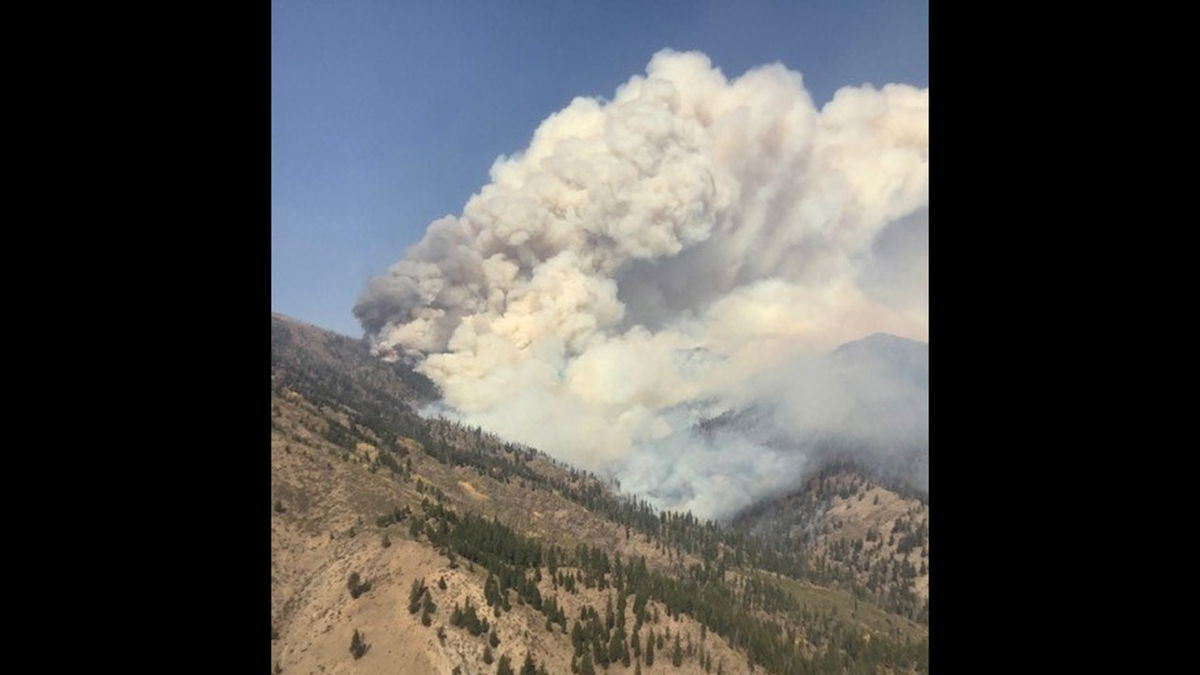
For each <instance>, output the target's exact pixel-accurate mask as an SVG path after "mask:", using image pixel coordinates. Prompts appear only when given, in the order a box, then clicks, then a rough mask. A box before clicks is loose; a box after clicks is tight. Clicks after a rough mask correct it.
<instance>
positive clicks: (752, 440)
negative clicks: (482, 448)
mask: <svg viewBox="0 0 1200 675" xmlns="http://www.w3.org/2000/svg"><path fill="white" fill-rule="evenodd" d="M928 104H929V93H928V90H927V89H917V88H914V87H911V86H907V85H900V84H889V85H886V86H884V87H883V88H882V89H875V88H873V87H870V86H862V87H846V88H843V89H841V90H839V91H838V92H837V93H836V94H835V95H834V97H833V99H832V100H831V101H830V102H829V103H827V104H826V105H824V106H823V107H822V108H820V109H817V108H816V107H815V106H814V104H813V101H812V99H811V97H810V96H809V94H808V92H807V91H806V90H805V88H804V86H803V82H802V79H801V76H800V74H799V73H797V72H794V71H791V70H788V69H787V68H785V67H784V66H782V65H779V64H775V65H768V66H763V67H760V68H757V69H754V70H751V71H749V72H747V73H746V74H744V75H742V76H741V77H738V78H736V79H732V80H730V79H728V78H726V77H725V76H724V75H723V74H722V73H721V71H720V70H718V69H716V68H714V67H713V66H712V64H711V63H710V62H709V59H708V58H707V57H706V56H705V55H703V54H700V53H697V52H689V53H678V52H673V51H663V52H660V53H658V54H656V55H655V56H654V57H653V58H652V59H651V61H650V63H649V65H648V66H647V68H646V74H645V76H634V77H632V78H631V79H630V80H629V81H628V82H627V83H625V84H624V85H622V86H621V87H619V88H618V89H617V91H616V93H615V95H614V97H613V98H612V100H608V101H606V100H600V99H596V98H576V99H575V100H574V101H572V102H571V104H570V105H568V106H567V107H566V108H564V109H563V110H561V111H559V112H557V113H554V114H552V115H551V116H550V117H548V118H547V119H546V120H545V121H543V122H542V123H541V125H540V126H539V127H538V128H537V130H536V132H535V133H534V135H533V138H532V140H531V142H530V144H529V147H528V148H526V149H525V150H524V151H523V152H521V153H518V154H516V155H514V156H511V157H503V156H502V157H500V158H498V159H497V160H496V162H495V163H494V165H493V166H492V169H491V182H490V183H489V184H487V185H485V186H484V187H483V188H482V189H481V190H480V191H479V192H478V193H477V194H475V195H474V196H472V197H471V199H470V200H469V201H468V202H467V204H466V206H465V208H464V209H463V213H462V215H461V216H455V215H448V216H445V217H443V218H441V219H439V220H437V221H435V222H433V223H432V224H430V226H429V228H428V231H427V232H426V234H425V236H424V237H423V238H422V239H421V240H420V241H419V242H418V243H416V244H415V245H413V246H412V247H411V248H410V249H409V250H408V251H407V252H406V253H405V255H404V257H403V258H402V259H401V260H399V261H398V262H396V263H395V264H393V265H392V266H391V268H390V269H388V271H387V272H386V273H385V274H383V275H381V276H379V277H377V278H375V279H373V280H371V282H370V283H369V284H368V285H367V287H366V289H365V290H364V291H363V293H362V295H361V297H360V299H359V302H358V304H357V305H356V307H355V309H354V312H355V315H356V316H357V317H358V319H359V320H360V322H361V323H362V325H363V327H364V329H365V330H366V333H367V335H368V337H369V339H370V342H371V345H372V348H373V350H374V351H375V353H377V354H379V355H380V356H382V357H384V358H387V359H397V358H405V359H409V360H412V361H413V362H415V363H417V364H418V369H419V370H420V371H421V372H423V373H425V374H426V375H428V376H429V377H430V378H432V379H433V380H434V381H435V382H437V383H438V384H439V385H440V386H441V388H442V391H443V393H444V401H443V404H444V405H445V406H447V409H448V410H449V411H450V412H452V413H453V414H454V415H456V416H458V417H459V418H461V419H462V420H463V421H465V422H467V423H469V424H478V425H481V426H483V427H484V428H485V429H487V430H489V431H492V432H495V433H497V434H499V435H500V436H502V437H505V438H508V439H510V440H513V441H517V442H522V443H527V444H529V445H531V446H534V447H537V448H539V449H541V450H544V451H546V452H548V453H550V454H551V455H554V456H556V457H558V458H560V459H562V460H565V461H568V462H570V463H572V464H575V465H578V466H582V467H585V468H589V469H592V470H595V471H597V472H600V473H605V474H608V475H613V476H616V477H618V478H619V479H621V481H622V483H623V486H624V487H625V488H626V489H629V490H632V491H635V492H638V493H640V494H643V495H645V496H648V497H649V498H650V499H651V501H653V502H654V503H656V504H657V505H658V506H662V507H671V508H691V509H693V510H694V511H695V512H696V513H697V514H698V515H702V516H719V515H723V514H727V513H729V512H730V511H732V510H734V509H736V508H738V507H740V506H742V505H744V504H746V503H748V502H750V501H752V500H753V499H755V498H757V497H759V496H762V495H764V494H767V493H769V492H771V491H774V490H778V489H783V488H785V487H787V486H788V485H789V484H791V483H793V482H794V481H795V480H796V479H797V477H798V476H799V475H800V474H801V473H802V472H803V471H804V469H805V467H806V465H808V464H809V463H810V462H811V461H812V459H813V456H814V454H813V449H814V447H816V446H815V445H814V444H815V443H817V442H818V439H822V438H825V439H827V438H829V437H831V436H834V435H838V436H840V437H843V438H855V439H860V440H861V441H862V442H861V443H859V444H860V445H862V446H863V447H870V448H873V450H872V452H877V451H880V450H879V448H884V450H882V451H883V452H886V447H887V446H888V444H889V443H891V442H892V441H893V440H894V439H895V433H896V428H899V427H896V424H895V423H893V422H888V424H891V425H892V426H891V427H888V428H881V427H879V421H878V419H876V418H877V417H878V416H875V415H863V414H862V413H861V411H862V410H863V409H864V407H863V400H864V395H866V399H878V400H891V398H889V397H892V396H893V394H895V392H897V391H902V390H903V391H907V390H904V386H907V385H903V386H901V385H898V384H897V383H896V381H895V378H894V377H892V376H891V375H888V376H880V375H876V374H874V373H875V371H874V370H872V369H862V368H859V370H860V371H861V372H857V373H856V374H855V375H853V376H847V373H848V372H850V371H847V370H846V367H844V366H837V365H836V364H837V363H839V362H838V361H837V360H836V359H831V358H830V356H829V353H830V352H831V351H832V350H833V349H834V348H836V347H838V345H841V344H843V343H846V342H849V341H852V340H857V339H859V338H862V337H863V336H866V335H869V334H873V333H889V334H893V335H899V336H904V337H907V338H912V339H915V340H921V341H927V330H928V329H927V326H928V321H927V288H928V282H927V250H928V247H927V244H926V240H927V232H928V203H929V181H928V176H929V153H928V140H929V121H928ZM847 378H849V379H847ZM872 392H875V393H879V392H883V393H879V395H878V396H875V395H874V394H872ZM868 394H869V395H868ZM904 395H907V394H904ZM915 395H917V396H918V397H919V396H920V395H922V394H921V393H920V392H918V393H917V394H915ZM902 398H903V396H902ZM868 408H869V406H868ZM918 409H919V410H920V411H922V412H923V410H924V408H921V407H920V406H917V408H914V409H913V410H918ZM744 410H756V411H759V412H758V413H756V414H757V417H758V418H761V420H760V423H759V424H757V425H756V427H755V431H754V433H748V432H747V431H746V429H744V428H739V427H738V426H737V425H732V426H727V427H721V428H717V429H715V430H713V429H710V431H708V432H701V431H699V427H698V426H697V425H698V423H700V422H702V421H704V420H708V419H712V418H714V417H717V416H719V415H721V414H722V413H729V412H731V411H744ZM856 411H858V412H856ZM906 414H907V413H906ZM883 417H885V418H886V417H887V416H886V415H885V416H883ZM909 417H912V416H911V415H909ZM919 417H920V416H919V415H918V416H917V418H913V419H908V418H906V421H905V422H904V423H903V424H900V425H899V426H900V427H904V431H903V433H902V434H901V435H902V436H904V438H905V439H907V440H911V439H909V436H911V437H912V438H914V439H918V440H919V439H920V438H923V436H922V435H923V434H924V420H923V419H920V418H919ZM914 419H915V421H913V420H914ZM907 427H914V428H913V429H908V428H907ZM909 432H911V433H909ZM905 434H908V435H907V436H905ZM860 437H861V438H860ZM907 440H905V442H907ZM856 442H857V441H856ZM852 445H853V444H852Z"/></svg>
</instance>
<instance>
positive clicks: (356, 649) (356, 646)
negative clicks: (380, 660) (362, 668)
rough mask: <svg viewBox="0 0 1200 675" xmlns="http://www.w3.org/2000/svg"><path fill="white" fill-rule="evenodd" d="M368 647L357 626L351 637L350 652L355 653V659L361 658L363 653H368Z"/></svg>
mask: <svg viewBox="0 0 1200 675" xmlns="http://www.w3.org/2000/svg"><path fill="white" fill-rule="evenodd" d="M368 648H369V647H368V645H367V643H366V641H365V640H364V639H363V636H362V635H361V634H360V633H359V632H358V629H357V628H355V629H354V637H352V638H350V653H351V654H353V655H354V658H355V659H361V658H362V655H363V654H366V653H367V649H368Z"/></svg>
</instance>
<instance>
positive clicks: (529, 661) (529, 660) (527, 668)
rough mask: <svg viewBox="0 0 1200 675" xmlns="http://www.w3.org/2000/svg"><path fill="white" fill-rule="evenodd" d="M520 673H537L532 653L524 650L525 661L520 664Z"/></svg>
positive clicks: (523, 674)
mask: <svg viewBox="0 0 1200 675" xmlns="http://www.w3.org/2000/svg"><path fill="white" fill-rule="evenodd" d="M521 675H537V664H535V663H534V662H533V655H532V654H530V653H529V652H525V663H524V664H522V665H521Z"/></svg>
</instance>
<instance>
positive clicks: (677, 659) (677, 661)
mask: <svg viewBox="0 0 1200 675" xmlns="http://www.w3.org/2000/svg"><path fill="white" fill-rule="evenodd" d="M671 665H673V666H675V667H676V668H678V667H679V666H681V665H683V650H682V649H680V648H679V633H676V634H675V652H674V653H672V654H671Z"/></svg>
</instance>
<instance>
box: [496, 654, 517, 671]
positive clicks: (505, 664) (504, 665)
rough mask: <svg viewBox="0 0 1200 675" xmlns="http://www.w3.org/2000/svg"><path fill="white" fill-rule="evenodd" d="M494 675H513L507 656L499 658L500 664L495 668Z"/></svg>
mask: <svg viewBox="0 0 1200 675" xmlns="http://www.w3.org/2000/svg"><path fill="white" fill-rule="evenodd" d="M496 675H515V674H514V673H513V669H512V662H511V661H509V659H508V654H504V655H503V656H501V657H500V663H499V664H498V665H497V666H496Z"/></svg>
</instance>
